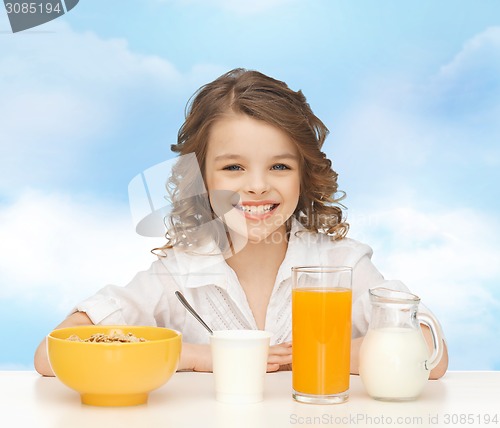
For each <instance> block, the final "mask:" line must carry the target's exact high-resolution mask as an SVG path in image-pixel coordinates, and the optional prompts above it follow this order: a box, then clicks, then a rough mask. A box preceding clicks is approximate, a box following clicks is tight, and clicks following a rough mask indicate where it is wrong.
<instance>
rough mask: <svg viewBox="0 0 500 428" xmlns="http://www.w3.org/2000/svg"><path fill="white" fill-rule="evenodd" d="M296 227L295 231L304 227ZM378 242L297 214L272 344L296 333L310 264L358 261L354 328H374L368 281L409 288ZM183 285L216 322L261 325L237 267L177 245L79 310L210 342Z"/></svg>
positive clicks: (271, 309) (276, 300)
mask: <svg viewBox="0 0 500 428" xmlns="http://www.w3.org/2000/svg"><path fill="white" fill-rule="evenodd" d="M300 231H302V232H301V233H298V234H296V233H295V232H300ZM371 256H372V249H371V248H370V247H369V246H367V245H365V244H362V243H360V242H358V241H355V240H353V239H349V238H344V239H342V240H340V241H332V240H331V238H330V237H328V236H326V235H324V234H321V233H311V232H308V231H306V230H305V229H304V227H303V226H302V225H301V224H300V223H299V222H298V221H296V220H295V221H294V222H293V225H292V229H291V232H290V240H289V243H288V249H287V252H286V255H285V258H284V260H283V262H282V264H281V266H280V268H279V270H278V274H277V277H276V281H275V284H274V288H273V291H272V294H271V298H270V301H269V306H268V308H267V314H266V324H265V330H268V331H271V332H272V333H273V334H274V335H273V337H272V339H271V344H272V345H273V344H277V343H282V342H288V341H291V340H292V322H291V321H292V314H291V268H292V267H293V266H304V265H309V266H313V265H333V266H349V267H351V268H352V292H353V307H352V321H353V324H352V336H353V338H355V337H359V336H364V335H365V334H366V331H367V328H368V323H369V318H370V304H369V298H368V289H369V288H372V287H377V286H384V287H387V288H392V289H397V290H402V291H408V289H407V288H406V286H405V285H404V284H403V283H401V282H400V281H387V280H384V278H383V276H382V275H381V273H380V272H379V271H378V270H377V269H376V268H375V266H374V265H373V264H372V262H371ZM176 290H180V291H181V292H182V293H183V294H184V296H185V297H186V299H187V300H188V301H189V302H190V303H191V305H192V306H193V307H194V308H195V309H196V311H197V312H198V313H199V314H200V315H201V317H202V318H203V319H204V320H205V321H206V322H207V324H208V325H209V326H210V327H211V328H212V330H225V329H257V325H256V322H255V319H254V317H253V314H252V311H251V309H250V306H249V305H248V302H247V299H246V296H245V293H244V291H243V289H242V287H241V285H240V283H239V281H238V278H237V276H236V273H235V272H234V271H233V269H231V267H230V266H229V265H228V264H227V263H226V261H225V260H224V258H223V257H222V255H220V254H214V253H211V254H200V253H198V254H191V253H187V252H183V251H180V250H176V249H169V250H167V251H166V257H161V258H159V259H158V260H157V261H155V262H153V263H152V265H151V267H150V268H149V269H148V270H146V271H143V272H139V273H138V274H137V275H136V276H135V277H134V278H133V279H132V281H131V282H130V283H129V284H128V285H126V286H125V287H119V286H115V285H108V286H106V287H104V288H103V289H101V290H100V291H98V292H97V293H96V294H95V295H94V296H92V297H90V298H88V299H86V300H85V301H83V302H81V303H80V304H79V305H78V306H77V307H76V308H75V309H74V310H75V311H82V312H86V313H87V315H88V316H89V318H90V319H91V320H92V322H93V323H94V324H106V325H111V324H120V325H153V326H160V327H168V328H172V329H174V330H177V331H180V332H181V333H182V335H183V340H184V342H187V343H208V334H207V332H206V330H205V329H204V328H203V327H202V326H201V324H199V323H198V321H196V320H195V319H194V317H193V316H192V315H191V314H189V313H188V312H187V311H186V309H185V308H184V307H183V306H182V305H181V303H180V302H179V301H178V299H177V297H176V296H175V294H174V293H175V291H176Z"/></svg>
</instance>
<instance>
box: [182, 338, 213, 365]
mask: <svg viewBox="0 0 500 428" xmlns="http://www.w3.org/2000/svg"><path fill="white" fill-rule="evenodd" d="M177 370H179V371H182V370H185V371H195V372H211V371H212V354H211V351H210V345H198V344H194V343H184V342H183V343H182V351H181V359H180V361H179V367H178V368H177Z"/></svg>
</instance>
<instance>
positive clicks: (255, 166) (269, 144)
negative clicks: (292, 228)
mask: <svg viewBox="0 0 500 428" xmlns="http://www.w3.org/2000/svg"><path fill="white" fill-rule="evenodd" d="M205 181H206V185H207V189H208V193H209V198H210V204H211V205H212V209H213V210H214V211H215V213H216V214H217V215H218V216H219V217H220V218H221V219H222V220H223V221H224V222H225V223H226V225H227V226H228V227H229V228H230V229H231V230H232V231H233V232H236V233H237V234H238V235H241V236H243V237H244V238H246V240H247V241H249V242H253V243H257V242H261V241H263V240H265V239H266V238H268V237H270V235H271V234H272V235H273V236H272V239H273V242H274V240H275V239H276V237H281V239H284V237H285V232H286V226H285V222H286V220H287V219H288V218H289V217H290V216H291V215H292V214H293V212H294V211H295V208H296V207H297V203H298V201H299V194H300V163H299V153H298V151H297V148H296V147H295V144H294V143H293V141H292V140H291V139H290V138H289V137H288V135H287V134H286V133H284V132H283V131H281V130H280V129H279V128H276V127H273V126H271V125H269V124H267V123H265V122H263V121H260V120H256V119H252V118H251V117H249V116H246V115H231V116H228V117H227V118H224V119H221V120H219V121H217V122H215V123H214V124H213V126H212V128H211V131H210V135H209V139H208V150H207V156H206V161H205ZM275 232H279V233H278V234H275Z"/></svg>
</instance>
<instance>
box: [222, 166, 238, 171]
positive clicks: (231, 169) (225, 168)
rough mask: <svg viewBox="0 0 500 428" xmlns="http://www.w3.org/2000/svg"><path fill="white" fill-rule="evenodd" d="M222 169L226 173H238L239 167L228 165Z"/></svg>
mask: <svg viewBox="0 0 500 428" xmlns="http://www.w3.org/2000/svg"><path fill="white" fill-rule="evenodd" d="M222 169H224V170H226V171H240V170H241V167H240V166H239V165H228V166H225V167H224V168H222Z"/></svg>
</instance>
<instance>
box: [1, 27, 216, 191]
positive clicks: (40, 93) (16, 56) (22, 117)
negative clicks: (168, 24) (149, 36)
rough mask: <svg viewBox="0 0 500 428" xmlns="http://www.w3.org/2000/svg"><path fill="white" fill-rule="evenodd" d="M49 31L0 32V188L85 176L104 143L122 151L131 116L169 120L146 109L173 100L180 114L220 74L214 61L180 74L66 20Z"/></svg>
mask: <svg viewBox="0 0 500 428" xmlns="http://www.w3.org/2000/svg"><path fill="white" fill-rule="evenodd" d="M44 30H50V31H52V32H47V33H45V32H44V33H34V34H16V35H10V36H5V37H0V52H2V55H1V56H0V93H1V94H2V96H1V97H0V129H1V130H2V134H1V140H0V170H1V171H2V177H1V180H0V193H2V192H4V193H9V194H12V193H13V190H12V189H15V188H17V187H20V188H23V187H24V186H33V185H37V186H40V185H42V186H43V185H47V184H49V185H50V184H56V185H57V183H58V182H62V181H64V180H65V179H67V178H68V176H69V175H71V174H77V173H80V172H81V171H82V163H83V162H86V161H88V159H89V156H90V154H91V153H92V152H93V151H96V150H99V151H101V150H102V148H100V147H99V145H101V146H104V147H103V148H104V150H108V149H109V147H111V146H113V145H119V146H120V150H123V149H122V147H123V141H122V139H123V135H127V132H126V131H124V130H126V129H130V127H133V126H134V123H133V121H131V120H130V118H137V121H138V122H140V123H144V121H145V120H149V119H148V118H149V116H151V115H161V114H165V116H167V117H168V115H167V114H166V113H165V111H163V110H162V111H161V112H157V111H155V112H154V113H152V112H151V111H149V110H148V108H151V109H152V108H155V109H156V108H158V104H154V103H160V102H161V104H160V105H162V106H164V108H165V109H168V108H170V107H169V106H172V105H175V102H174V100H177V102H178V104H179V108H178V110H179V115H180V114H181V113H182V109H183V107H184V104H185V102H186V101H187V97H188V96H189V95H190V94H191V93H192V92H193V91H194V89H196V88H197V87H198V86H199V84H201V83H205V82H206V81H208V80H209V79H210V80H211V79H212V78H214V77H216V76H217V75H218V74H220V73H222V68H221V67H219V66H217V65H211V64H198V65H196V66H194V67H193V68H192V69H191V70H189V71H187V72H185V73H181V72H180V71H179V70H178V69H177V68H176V67H175V66H174V65H173V64H172V63H170V62H169V61H168V60H166V59H164V58H161V57H158V56H154V55H142V54H138V53H135V52H133V51H132V50H131V49H130V48H129V46H128V44H127V42H126V41H125V40H123V39H108V40H105V39H102V38H100V37H98V36H97V35H96V34H94V33H92V32H84V33H78V32H75V31H73V30H72V29H71V28H70V27H69V26H68V25H67V24H66V23H65V22H64V21H62V20H61V22H59V20H56V21H53V22H50V23H48V24H45V25H44ZM186 93H188V94H189V95H186ZM166 100H168V101H166ZM150 106H153V107H150ZM135 126H136V128H137V126H138V125H137V124H135ZM136 128H134V129H131V131H130V134H137V129H136ZM166 147H168V145H167V146H166ZM77 166H78V167H77Z"/></svg>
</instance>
